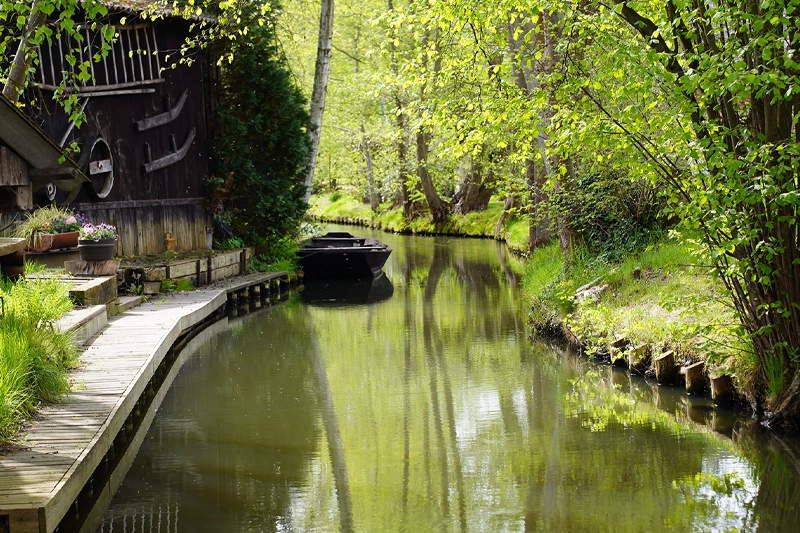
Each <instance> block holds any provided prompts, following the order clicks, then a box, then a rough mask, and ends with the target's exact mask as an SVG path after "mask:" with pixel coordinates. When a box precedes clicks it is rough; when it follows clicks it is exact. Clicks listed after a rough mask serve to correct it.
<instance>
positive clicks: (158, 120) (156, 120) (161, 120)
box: [133, 89, 189, 131]
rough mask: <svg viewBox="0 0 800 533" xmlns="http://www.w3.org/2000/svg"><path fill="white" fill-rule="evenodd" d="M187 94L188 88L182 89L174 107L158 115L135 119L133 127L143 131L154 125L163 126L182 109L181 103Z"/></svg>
mask: <svg viewBox="0 0 800 533" xmlns="http://www.w3.org/2000/svg"><path fill="white" fill-rule="evenodd" d="M188 96H189V89H184V91H183V92H182V93H181V96H180V98H178V102H177V103H176V104H175V107H173V108H172V109H170V110H169V111H167V112H166V113H161V114H160V115H156V116H154V117H150V118H143V119H142V120H137V121H136V122H135V123H134V125H133V128H134V129H135V130H136V131H145V130H149V129H151V128H155V127H156V126H163V125H164V124H169V123H170V122H172V121H173V120H175V119H176V118H178V115H180V114H181V111H182V110H183V105H184V104H185V103H186V99H187V97H188Z"/></svg>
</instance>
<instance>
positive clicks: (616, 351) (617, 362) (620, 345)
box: [608, 337, 628, 366]
mask: <svg viewBox="0 0 800 533" xmlns="http://www.w3.org/2000/svg"><path fill="white" fill-rule="evenodd" d="M627 347H628V339H627V338H626V337H620V338H619V339H616V340H613V341H611V343H609V345H608V354H609V356H610V357H611V364H613V365H614V366H626V365H627V360H626V359H625V353H624V352H625V349H626V348H627Z"/></svg>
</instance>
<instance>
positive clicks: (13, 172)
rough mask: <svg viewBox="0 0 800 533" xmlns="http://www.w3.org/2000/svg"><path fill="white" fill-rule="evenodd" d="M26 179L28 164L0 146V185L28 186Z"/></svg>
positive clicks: (28, 182)
mask: <svg viewBox="0 0 800 533" xmlns="http://www.w3.org/2000/svg"><path fill="white" fill-rule="evenodd" d="M30 183H31V182H30V180H29V179H28V163H26V162H25V160H24V159H22V158H21V157H19V156H18V155H17V154H15V153H14V152H12V151H11V150H9V149H8V148H6V147H5V146H0V185H3V186H14V187H16V186H20V185H30Z"/></svg>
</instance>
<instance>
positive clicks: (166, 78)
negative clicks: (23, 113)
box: [27, 0, 211, 256]
mask: <svg viewBox="0 0 800 533" xmlns="http://www.w3.org/2000/svg"><path fill="white" fill-rule="evenodd" d="M106 4H107V5H108V7H109V9H110V11H111V13H110V19H111V22H112V24H114V26H115V29H116V32H117V34H118V38H117V39H116V41H115V42H114V43H113V45H112V50H111V52H110V53H108V55H107V57H105V58H103V59H102V60H101V61H99V62H95V61H92V63H91V73H92V75H93V78H94V79H92V80H89V81H87V82H85V83H84V84H83V85H81V86H79V87H78V88H77V89H73V90H74V91H75V92H76V94H77V96H78V97H79V102H80V105H81V106H83V110H84V113H85V116H86V121H85V123H83V124H81V125H80V126H76V125H75V124H73V123H72V122H71V121H70V119H69V116H68V115H67V114H65V112H64V111H63V109H62V108H61V107H60V106H59V105H58V104H57V103H56V102H55V101H54V100H53V95H54V92H55V91H56V89H57V88H58V87H59V86H60V85H61V84H62V81H63V78H64V75H65V73H67V72H69V69H70V68H71V67H70V65H69V63H68V62H67V61H66V59H65V57H64V56H65V54H64V51H65V50H70V49H78V50H80V52H78V53H79V54H83V55H79V59H83V58H84V57H85V58H87V59H88V58H89V57H90V56H93V55H94V53H95V52H96V51H97V50H99V47H98V46H99V45H98V43H99V42H100V36H99V34H98V33H97V31H98V30H92V29H91V28H90V27H88V25H87V27H82V28H80V31H81V35H85V41H84V42H83V43H78V42H76V41H75V39H74V37H70V36H68V35H66V34H63V35H62V36H61V37H60V38H58V39H53V41H52V43H49V44H43V45H42V46H41V47H40V49H39V54H38V64H36V65H35V66H34V67H35V72H34V74H33V75H32V79H31V83H30V84H29V90H28V95H27V97H28V101H29V102H30V104H31V105H30V106H28V109H29V110H30V113H31V117H32V118H33V120H34V121H35V122H36V123H37V124H39V125H40V126H41V128H42V129H43V130H44V131H46V132H47V133H48V134H49V135H51V136H52V137H53V139H55V141H56V142H57V143H58V144H59V145H61V146H68V145H69V144H70V143H72V142H73V141H74V142H77V143H78V144H79V145H80V147H81V152H80V154H79V156H76V159H78V163H79V166H80V168H81V170H82V171H83V173H84V174H85V175H86V176H88V177H89V178H90V182H87V183H84V184H83V185H82V186H81V187H79V188H75V189H73V190H71V191H68V190H62V189H60V188H59V187H58V183H55V184H51V183H48V184H46V185H45V186H44V187H42V188H41V189H39V190H38V191H34V198H33V200H34V203H36V204H38V205H44V204H46V203H50V202H55V203H57V204H58V205H66V204H68V205H69V206H70V207H71V208H73V209H74V210H75V211H77V212H81V213H84V214H85V215H86V216H87V218H88V219H89V220H90V221H92V222H95V223H100V222H106V223H110V224H113V225H115V226H117V228H118V230H119V232H120V238H119V241H118V245H117V250H116V253H117V254H118V255H126V256H133V255H146V254H157V253H162V252H164V251H165V234H167V233H171V234H174V236H175V239H176V247H175V250H176V251H180V250H191V249H198V248H205V247H206V228H207V227H210V226H211V224H210V215H209V213H208V212H207V210H206V199H205V182H206V179H207V176H208V149H207V143H206V117H205V105H204V88H203V71H202V64H203V62H202V61H201V60H200V59H201V58H200V54H201V51H200V50H199V48H195V49H193V53H194V54H195V56H194V57H191V56H190V57H189V58H190V59H192V61H191V62H189V63H187V62H183V63H181V62H179V61H178V59H179V58H180V57H181V55H180V53H179V50H180V47H181V45H182V44H183V43H184V42H185V41H186V39H187V37H191V36H192V34H191V24H192V23H193V22H194V23H196V22H197V20H194V21H190V20H189V21H187V20H184V19H182V18H179V17H169V16H167V17H166V18H163V19H160V20H151V19H144V18H142V17H141V16H139V15H140V14H141V13H142V11H143V9H144V8H145V7H146V6H147V4H148V2H147V1H146V0H123V1H116V0H115V1H107V2H106ZM123 22H124V23H123ZM87 43H88V44H87Z"/></svg>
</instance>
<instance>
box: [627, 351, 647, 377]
mask: <svg viewBox="0 0 800 533" xmlns="http://www.w3.org/2000/svg"><path fill="white" fill-rule="evenodd" d="M649 359H650V350H649V349H648V346H647V344H644V343H642V344H639V345H638V346H635V347H634V348H633V350H630V351H628V368H630V369H631V372H638V373H639V374H641V373H643V372H644V371H645V370H647V366H648V360H649Z"/></svg>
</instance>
